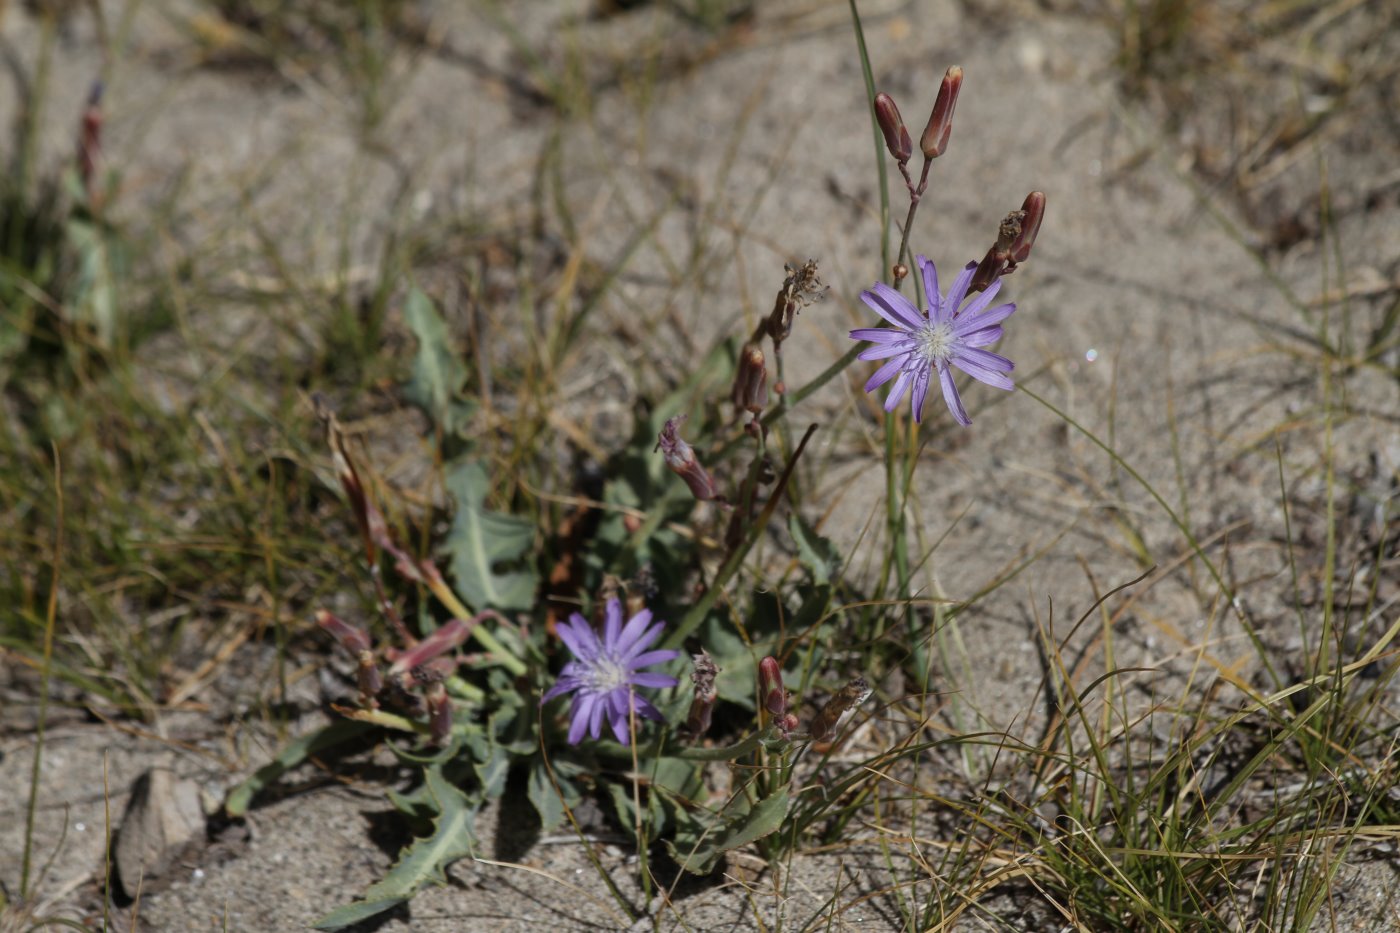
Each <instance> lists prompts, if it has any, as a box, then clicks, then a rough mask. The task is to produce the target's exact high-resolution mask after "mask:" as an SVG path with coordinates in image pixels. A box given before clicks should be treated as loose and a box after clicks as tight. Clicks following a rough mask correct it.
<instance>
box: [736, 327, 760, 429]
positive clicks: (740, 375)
mask: <svg viewBox="0 0 1400 933" xmlns="http://www.w3.org/2000/svg"><path fill="white" fill-rule="evenodd" d="M730 398H731V399H732V400H733V402H734V407H735V408H737V409H738V410H739V411H747V412H752V413H753V414H755V415H756V414H758V413H759V412H761V411H763V407H764V406H765V405H767V404H768V367H767V366H765V365H764V358H763V349H762V348H761V347H759V345H758V344H757V343H746V344H744V348H743V349H742V350H740V351H739V371H738V372H737V373H736V374H735V376H734V390H733V391H732V392H731V393H730Z"/></svg>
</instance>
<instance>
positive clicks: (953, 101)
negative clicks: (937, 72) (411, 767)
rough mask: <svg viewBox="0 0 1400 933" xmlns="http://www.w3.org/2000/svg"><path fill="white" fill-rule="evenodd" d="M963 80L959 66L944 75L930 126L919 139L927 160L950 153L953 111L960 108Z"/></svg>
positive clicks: (929, 121) (930, 117)
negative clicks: (959, 98)
mask: <svg viewBox="0 0 1400 933" xmlns="http://www.w3.org/2000/svg"><path fill="white" fill-rule="evenodd" d="M962 79H963V73H962V69H961V68H959V67H958V66H957V65H954V66H953V67H951V68H949V69H948V70H947V71H946V72H945V73H944V75H943V83H942V84H941V85H939V87H938V99H937V100H936V101H934V104H933V113H931V114H929V118H928V126H926V127H924V135H923V136H920V137H919V148H920V149H921V150H923V153H924V158H925V159H936V158H938V157H939V156H941V155H942V154H943V153H945V152H947V151H948V137H949V135H951V134H952V132H953V110H954V108H956V107H957V106H958V92H959V91H961V90H962Z"/></svg>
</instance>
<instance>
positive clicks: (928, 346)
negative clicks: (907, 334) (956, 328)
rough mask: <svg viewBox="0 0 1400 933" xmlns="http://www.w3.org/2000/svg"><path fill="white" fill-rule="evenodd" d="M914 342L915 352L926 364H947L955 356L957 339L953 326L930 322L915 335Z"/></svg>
mask: <svg viewBox="0 0 1400 933" xmlns="http://www.w3.org/2000/svg"><path fill="white" fill-rule="evenodd" d="M914 340H915V344H914V346H915V352H916V353H917V354H918V355H919V357H920V358H922V359H923V361H924V362H925V363H926V364H927V363H933V362H935V361H941V362H944V363H946V362H948V360H949V358H951V357H952V355H953V344H954V343H955V342H956V337H955V336H954V334H953V325H952V324H935V323H933V322H932V321H929V322H928V323H927V324H925V325H924V326H923V327H921V328H919V330H918V331H917V332H916V333H915V334H914Z"/></svg>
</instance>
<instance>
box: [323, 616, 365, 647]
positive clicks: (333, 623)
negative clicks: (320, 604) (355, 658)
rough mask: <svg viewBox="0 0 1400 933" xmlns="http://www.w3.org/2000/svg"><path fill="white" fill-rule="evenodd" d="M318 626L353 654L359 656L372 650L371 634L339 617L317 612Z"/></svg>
mask: <svg viewBox="0 0 1400 933" xmlns="http://www.w3.org/2000/svg"><path fill="white" fill-rule="evenodd" d="M316 624H317V625H319V626H320V627H321V628H323V629H325V631H326V632H327V634H329V635H330V636H331V637H332V638H334V639H335V640H336V641H338V642H340V646H341V647H342V648H344V649H345V650H346V651H349V652H350V653H351V654H354V655H359V654H360V653H361V652H364V651H368V650H370V641H369V632H366V631H365V630H364V629H362V628H359V627H357V626H354V625H351V624H350V623H349V622H346V621H345V620H344V619H342V618H340V617H339V616H335V615H331V614H330V613H329V612H327V611H326V610H324V609H317V610H316Z"/></svg>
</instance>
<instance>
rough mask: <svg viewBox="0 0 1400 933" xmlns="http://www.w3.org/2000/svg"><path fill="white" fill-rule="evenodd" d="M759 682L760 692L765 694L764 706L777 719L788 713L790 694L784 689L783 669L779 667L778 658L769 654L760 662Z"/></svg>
mask: <svg viewBox="0 0 1400 933" xmlns="http://www.w3.org/2000/svg"><path fill="white" fill-rule="evenodd" d="M758 683H759V692H760V693H761V694H762V696H763V708H764V709H766V710H768V712H769V713H771V714H772V715H773V717H774V718H775V719H777V718H781V717H783V716H784V715H786V713H787V708H788V696H787V691H786V690H784V689H783V671H782V668H780V667H778V661H777V659H776V658H773V657H772V656H767V657H764V659H763V660H761V661H759V662H758Z"/></svg>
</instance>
